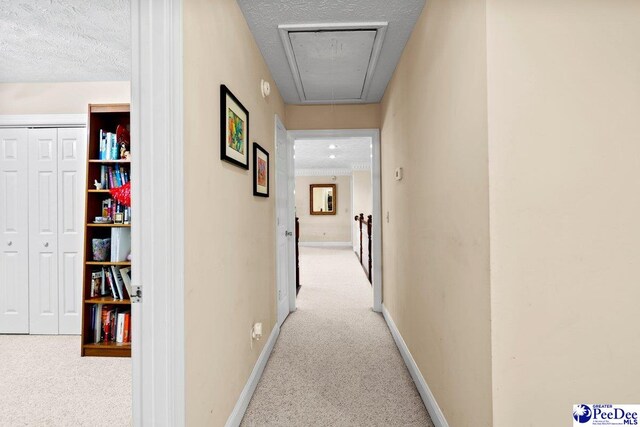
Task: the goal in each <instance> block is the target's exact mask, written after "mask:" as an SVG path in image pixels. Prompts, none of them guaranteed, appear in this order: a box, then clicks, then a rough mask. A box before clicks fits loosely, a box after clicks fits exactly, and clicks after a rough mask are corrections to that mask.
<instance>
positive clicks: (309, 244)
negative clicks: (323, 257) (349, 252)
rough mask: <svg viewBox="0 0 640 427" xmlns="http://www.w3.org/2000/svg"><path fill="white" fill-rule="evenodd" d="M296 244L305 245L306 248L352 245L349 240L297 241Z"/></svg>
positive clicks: (348, 246)
mask: <svg viewBox="0 0 640 427" xmlns="http://www.w3.org/2000/svg"><path fill="white" fill-rule="evenodd" d="M298 246H305V247H308V248H324V247H336V246H337V247H347V248H350V247H352V246H353V243H351V242H298Z"/></svg>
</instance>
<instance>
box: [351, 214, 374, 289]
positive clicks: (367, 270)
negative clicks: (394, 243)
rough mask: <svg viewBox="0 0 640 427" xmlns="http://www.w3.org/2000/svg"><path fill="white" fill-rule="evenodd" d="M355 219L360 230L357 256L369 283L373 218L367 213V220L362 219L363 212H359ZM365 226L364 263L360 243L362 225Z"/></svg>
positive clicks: (362, 246)
mask: <svg viewBox="0 0 640 427" xmlns="http://www.w3.org/2000/svg"><path fill="white" fill-rule="evenodd" d="M354 219H355V221H356V222H357V223H358V228H359V231H360V253H359V256H358V258H359V259H360V264H361V265H362V269H363V270H364V271H365V273H367V279H369V283H371V266H372V260H371V230H372V225H373V218H372V216H371V215H367V220H366V221H365V219H364V214H362V213H361V214H360V215H356V216H355V217H354ZM363 225H364V226H366V230H367V260H366V264H365V261H364V260H363V259H362V257H363V254H362V252H363V248H364V245H363V244H362V239H363V236H362V226H363Z"/></svg>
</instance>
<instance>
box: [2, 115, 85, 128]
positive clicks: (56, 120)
mask: <svg viewBox="0 0 640 427" xmlns="http://www.w3.org/2000/svg"><path fill="white" fill-rule="evenodd" d="M87 116H88V113H87V114H19V115H0V128H27V127H28V128H38V127H40V128H42V127H55V128H64V127H86V126H87Z"/></svg>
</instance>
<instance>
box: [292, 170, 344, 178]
mask: <svg viewBox="0 0 640 427" xmlns="http://www.w3.org/2000/svg"><path fill="white" fill-rule="evenodd" d="M295 175H296V176H351V175H352V171H351V169H346V168H345V169H296V170H295Z"/></svg>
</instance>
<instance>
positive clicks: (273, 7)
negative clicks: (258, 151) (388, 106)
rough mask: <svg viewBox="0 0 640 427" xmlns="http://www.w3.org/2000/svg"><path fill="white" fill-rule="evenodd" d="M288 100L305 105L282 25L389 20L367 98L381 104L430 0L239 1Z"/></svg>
mask: <svg viewBox="0 0 640 427" xmlns="http://www.w3.org/2000/svg"><path fill="white" fill-rule="evenodd" d="M237 1H238V4H239V5H240V8H241V9H242V11H243V13H244V16H245V18H246V20H247V23H248V24H249V28H250V29H251V31H252V32H253V36H254V37H255V39H256V42H257V43H258V46H259V47H260V50H261V51H262V55H263V56H264V58H265V61H266V62H267V65H268V66H269V69H270V70H271V74H272V75H273V78H274V80H275V82H276V84H277V86H278V89H279V90H280V93H281V94H282V96H283V98H284V100H285V102H286V103H288V104H299V103H301V100H300V97H299V95H298V92H297V90H296V86H295V83H294V80H293V76H292V74H291V69H290V67H289V63H288V62H287V57H286V54H285V50H284V47H283V45H282V40H281V39H280V35H279V33H278V25H283V24H287V25H291V24H326V23H354V22H361V23H365V22H380V21H386V22H388V23H389V26H388V29H387V31H386V35H385V39H384V44H383V45H382V50H381V52H380V57H379V59H378V63H377V66H376V69H375V73H374V75H373V77H372V80H371V87H370V89H369V92H368V96H367V98H366V99H365V101H366V102H370V103H376V102H380V100H381V99H382V96H383V95H384V91H385V89H386V87H387V84H388V83H389V80H390V79H391V76H392V75H393V71H394V70H395V68H396V64H397V63H398V60H399V59H400V55H401V54H402V49H404V45H405V44H406V42H407V40H408V39H409V36H410V34H411V30H412V29H413V26H414V24H415V23H416V21H417V19H418V16H419V15H420V12H421V11H422V8H423V6H424V3H425V0H237Z"/></svg>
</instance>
